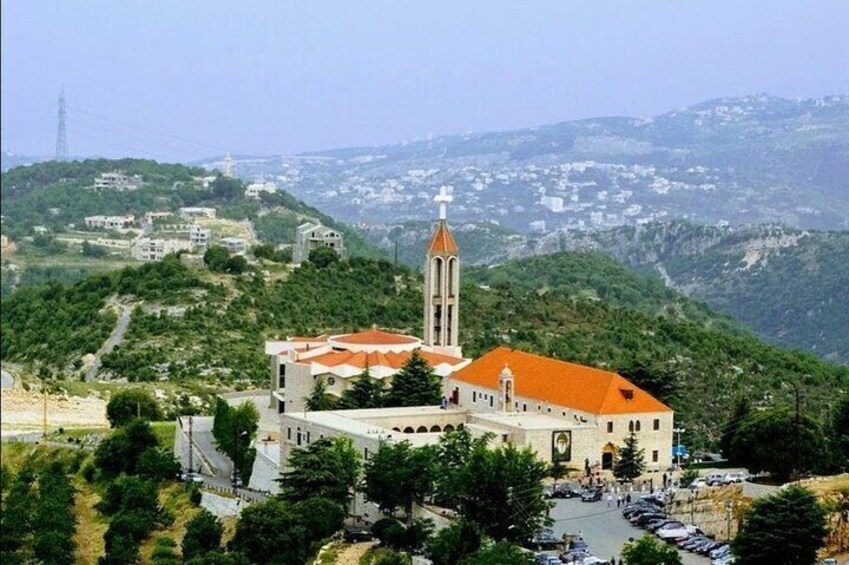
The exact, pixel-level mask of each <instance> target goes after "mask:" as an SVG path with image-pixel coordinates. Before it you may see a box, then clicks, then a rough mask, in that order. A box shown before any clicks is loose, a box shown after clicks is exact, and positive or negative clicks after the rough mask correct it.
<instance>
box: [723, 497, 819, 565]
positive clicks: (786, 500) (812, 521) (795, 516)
mask: <svg viewBox="0 0 849 565" xmlns="http://www.w3.org/2000/svg"><path fill="white" fill-rule="evenodd" d="M827 533H828V529H827V528H826V511H825V509H824V508H823V507H822V505H821V504H820V503H819V501H818V500H817V498H816V495H814V493H813V492H811V491H810V490H808V489H806V488H803V487H800V486H798V485H792V486H790V487H788V488H785V489H782V490H780V491H778V492H777V493H775V494H773V495H771V496H767V497H762V498H758V499H755V502H754V503H753V504H752V507H751V508H750V509H749V511H748V513H747V514H746V516H745V518H744V519H743V525H742V528H741V529H740V532H739V533H738V534H737V537H735V538H734V542H733V548H734V553H735V555H737V556H738V558H739V560H740V562H741V563H746V564H747V565H773V564H775V563H804V564H811V565H812V564H813V563H816V562H817V551H819V549H820V548H821V547H822V546H823V545H824V543H825V541H824V540H825V536H826V534H827Z"/></svg>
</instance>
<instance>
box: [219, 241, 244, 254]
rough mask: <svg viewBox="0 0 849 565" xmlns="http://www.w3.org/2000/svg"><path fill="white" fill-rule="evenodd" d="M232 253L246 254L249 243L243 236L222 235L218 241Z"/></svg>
mask: <svg viewBox="0 0 849 565" xmlns="http://www.w3.org/2000/svg"><path fill="white" fill-rule="evenodd" d="M218 243H220V244H221V246H222V247H224V249H226V250H227V252H228V253H230V255H244V254H245V251H247V247H248V244H247V243H246V242H245V240H244V239H242V238H241V237H222V238H221V240H220V241H219V242H218Z"/></svg>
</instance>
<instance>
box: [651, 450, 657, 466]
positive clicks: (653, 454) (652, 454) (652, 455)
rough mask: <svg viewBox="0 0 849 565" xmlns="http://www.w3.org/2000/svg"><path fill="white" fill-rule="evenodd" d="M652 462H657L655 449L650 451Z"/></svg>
mask: <svg viewBox="0 0 849 565" xmlns="http://www.w3.org/2000/svg"><path fill="white" fill-rule="evenodd" d="M651 460H652V463H657V449H655V450H654V451H652V452H651Z"/></svg>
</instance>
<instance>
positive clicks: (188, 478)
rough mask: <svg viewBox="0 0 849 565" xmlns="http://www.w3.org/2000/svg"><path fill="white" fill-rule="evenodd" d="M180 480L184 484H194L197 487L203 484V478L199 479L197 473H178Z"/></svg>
mask: <svg viewBox="0 0 849 565" xmlns="http://www.w3.org/2000/svg"><path fill="white" fill-rule="evenodd" d="M180 480H181V481H183V482H184V483H195V484H198V485H202V484H203V477H201V476H200V475H199V474H198V473H186V472H183V473H180Z"/></svg>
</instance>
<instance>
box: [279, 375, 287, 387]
mask: <svg viewBox="0 0 849 565" xmlns="http://www.w3.org/2000/svg"><path fill="white" fill-rule="evenodd" d="M277 381H278V382H277V388H286V375H280V378H279V379H277Z"/></svg>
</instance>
